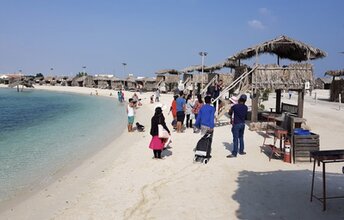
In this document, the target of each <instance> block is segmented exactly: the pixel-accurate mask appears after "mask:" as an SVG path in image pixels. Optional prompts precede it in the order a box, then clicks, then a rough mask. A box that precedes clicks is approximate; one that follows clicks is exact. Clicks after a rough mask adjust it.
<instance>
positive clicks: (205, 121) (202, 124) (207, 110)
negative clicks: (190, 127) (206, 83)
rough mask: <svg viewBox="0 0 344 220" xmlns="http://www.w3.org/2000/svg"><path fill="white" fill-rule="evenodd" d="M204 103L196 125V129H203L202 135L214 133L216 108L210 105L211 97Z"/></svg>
mask: <svg viewBox="0 0 344 220" xmlns="http://www.w3.org/2000/svg"><path fill="white" fill-rule="evenodd" d="M204 102H205V105H203V106H202V108H201V109H200V110H199V112H198V115H197V118H196V123H195V127H196V128H200V129H201V134H202V135H204V134H206V133H207V132H212V131H213V129H214V117H215V108H214V106H211V105H210V103H211V97H210V96H206V97H205V98H204Z"/></svg>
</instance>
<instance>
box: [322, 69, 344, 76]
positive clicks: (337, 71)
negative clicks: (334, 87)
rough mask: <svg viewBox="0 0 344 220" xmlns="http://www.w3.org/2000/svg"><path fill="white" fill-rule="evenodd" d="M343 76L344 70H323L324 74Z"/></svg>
mask: <svg viewBox="0 0 344 220" xmlns="http://www.w3.org/2000/svg"><path fill="white" fill-rule="evenodd" d="M326 75H329V76H344V70H329V71H326V72H325V76H326Z"/></svg>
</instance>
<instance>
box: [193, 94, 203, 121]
mask: <svg viewBox="0 0 344 220" xmlns="http://www.w3.org/2000/svg"><path fill="white" fill-rule="evenodd" d="M203 104H204V103H203V100H202V96H201V95H200V94H198V95H197V100H196V101H195V104H194V105H193V109H192V113H194V115H195V118H197V115H198V112H199V110H200V109H201V108H202V106H203Z"/></svg>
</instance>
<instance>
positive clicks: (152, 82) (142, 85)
mask: <svg viewBox="0 0 344 220" xmlns="http://www.w3.org/2000/svg"><path fill="white" fill-rule="evenodd" d="M136 85H137V87H138V90H139V91H153V90H154V89H157V82H156V78H149V77H140V78H137V79H136Z"/></svg>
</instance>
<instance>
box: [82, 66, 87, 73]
mask: <svg viewBox="0 0 344 220" xmlns="http://www.w3.org/2000/svg"><path fill="white" fill-rule="evenodd" d="M82 69H83V75H85V74H86V66H83V67H82Z"/></svg>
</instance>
